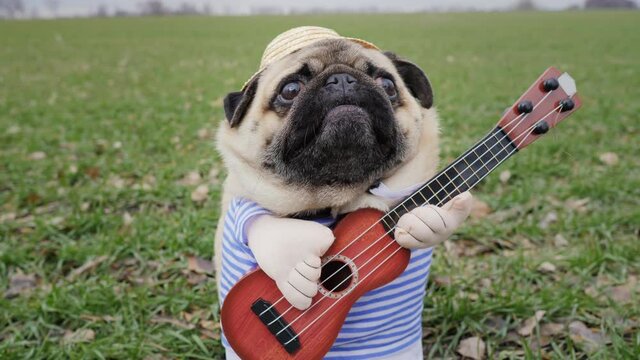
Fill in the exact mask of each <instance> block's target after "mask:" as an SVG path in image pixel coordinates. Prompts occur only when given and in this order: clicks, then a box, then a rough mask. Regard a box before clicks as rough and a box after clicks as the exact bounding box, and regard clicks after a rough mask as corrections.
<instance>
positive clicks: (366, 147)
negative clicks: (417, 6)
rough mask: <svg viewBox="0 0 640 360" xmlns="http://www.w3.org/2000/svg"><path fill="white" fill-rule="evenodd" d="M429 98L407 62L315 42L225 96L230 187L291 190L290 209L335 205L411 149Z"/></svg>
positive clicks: (224, 148) (345, 44) (255, 191)
mask: <svg viewBox="0 0 640 360" xmlns="http://www.w3.org/2000/svg"><path fill="white" fill-rule="evenodd" d="M432 105H433V93H432V90H431V86H430V84H429V81H428V79H427V77H426V76H425V75H424V73H423V72H422V71H421V70H420V69H419V68H418V67H417V66H415V65H414V64H412V63H409V62H407V61H403V60H400V59H399V58H397V57H396V56H395V55H393V54H391V53H385V54H383V53H381V52H379V51H376V50H372V49H365V48H363V47H362V46H360V45H358V44H356V43H353V42H351V41H348V40H343V39H332V40H324V41H319V42H317V43H314V44H313V45H310V46H307V47H305V48H303V49H301V50H299V51H298V52H295V53H293V54H291V55H288V56H286V57H285V58H283V59H282V60H279V61H277V62H275V63H273V64H270V65H269V66H268V67H267V68H266V69H264V70H263V71H262V72H261V73H260V74H259V75H258V76H257V77H254V78H253V79H252V81H251V82H250V83H249V84H248V85H247V86H246V87H245V89H244V91H242V92H236V93H230V94H229V95H227V97H226V98H225V101H224V108H225V114H226V117H227V122H225V123H223V124H222V125H221V128H220V132H219V136H218V148H219V150H220V152H221V153H222V155H223V158H224V159H225V162H226V165H227V167H228V169H229V176H230V178H233V179H232V180H229V181H234V184H232V185H231V186H232V187H235V188H236V189H237V191H235V192H236V194H235V195H243V196H248V197H250V198H252V199H253V200H255V201H258V202H259V203H261V204H263V206H265V205H267V204H268V203H269V202H270V201H269V199H268V198H269V194H264V193H265V192H266V191H260V189H259V188H260V186H261V185H262V186H266V187H269V186H271V187H276V188H277V190H279V191H280V192H282V191H285V192H287V191H288V192H289V193H290V194H289V195H292V196H295V197H296V200H298V202H300V203H301V204H300V205H299V206H294V208H296V209H293V210H297V211H294V212H299V211H308V210H313V209H320V208H326V207H336V206H341V205H343V204H345V203H346V202H348V201H351V200H352V199H353V197H354V196H355V195H356V194H357V193H362V192H364V191H366V189H367V188H368V187H369V186H371V185H372V184H373V183H375V182H376V181H378V180H380V179H383V178H385V177H387V176H389V174H392V173H394V172H395V171H397V169H398V168H399V167H401V166H402V165H403V164H404V163H406V162H407V161H408V160H409V159H412V158H413V157H414V156H415V153H416V151H417V149H418V146H419V143H420V142H421V141H422V140H423V139H422V138H423V136H422V135H423V132H424V130H425V129H424V126H425V121H424V120H425V111H428V110H429V109H431V107H432ZM432 120H433V121H431V123H432V124H430V125H429V129H428V130H429V131H430V132H431V133H433V136H434V137H435V136H436V135H435V133H437V128H436V122H435V113H433V119H432ZM434 146H435V144H434ZM435 151H436V152H437V150H435ZM434 156H437V154H434ZM433 165H435V164H433ZM229 181H228V182H229ZM240 184H243V185H242V186H239V185H240ZM238 193H239V194H238ZM261 195H262V196H261ZM261 197H262V198H261ZM281 201H282V199H281ZM285 201H286V200H285Z"/></svg>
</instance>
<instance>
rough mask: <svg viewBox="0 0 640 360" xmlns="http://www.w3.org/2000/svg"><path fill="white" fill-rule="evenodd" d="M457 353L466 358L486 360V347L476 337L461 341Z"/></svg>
mask: <svg viewBox="0 0 640 360" xmlns="http://www.w3.org/2000/svg"><path fill="white" fill-rule="evenodd" d="M456 351H457V352H458V354H460V355H462V356H464V357H468V358H471V359H474V360H481V359H484V353H485V351H486V345H485V344H484V341H482V339H480V338H479V337H477V336H474V337H470V338H466V339H464V340H462V341H460V345H458V349H457V350H456Z"/></svg>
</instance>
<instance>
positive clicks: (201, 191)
mask: <svg viewBox="0 0 640 360" xmlns="http://www.w3.org/2000/svg"><path fill="white" fill-rule="evenodd" d="M208 197H209V186H208V185H199V186H198V187H197V188H196V189H195V190H193V192H192V193H191V200H193V201H195V202H197V203H200V202H203V201H205V200H207V198H208Z"/></svg>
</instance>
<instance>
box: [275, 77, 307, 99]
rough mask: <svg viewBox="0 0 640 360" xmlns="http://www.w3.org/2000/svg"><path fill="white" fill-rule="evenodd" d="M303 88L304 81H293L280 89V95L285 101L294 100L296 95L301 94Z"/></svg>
mask: <svg viewBox="0 0 640 360" xmlns="http://www.w3.org/2000/svg"><path fill="white" fill-rule="evenodd" d="M301 90H302V82H300V81H293V82H290V83H288V84H286V85H285V86H283V87H282V90H280V97H281V98H282V100H284V101H287V102H288V101H292V100H293V99H295V98H296V96H298V94H300V91H301Z"/></svg>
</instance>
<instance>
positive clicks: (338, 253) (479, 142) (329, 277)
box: [260, 92, 551, 324]
mask: <svg viewBox="0 0 640 360" xmlns="http://www.w3.org/2000/svg"><path fill="white" fill-rule="evenodd" d="M550 94H551V92H548V93H546V94H545V95H544V96H543V97H542V99H540V101H538V102H537V103H536V104H535V105H534V106H533V109H532V110H531V113H532V112H533V111H534V110H535V109H536V108H537V107H538V105H540V104H541V103H542V102H544V101H545V100H546V98H547V97H548V96H549V95H550ZM529 114H530V113H521V114H520V115H518V116H516V117H515V118H513V119H511V120H510V121H509V122H508V123H507V124H506V125H505V126H504V127H503V128H506V127H508V126H510V125H511V124H512V123H513V122H515V121H517V120H518V119H520V118H521V117H522V119H521V120H520V122H519V123H518V124H516V125H515V126H514V127H513V129H512V131H513V130H515V129H516V128H517V127H518V126H520V124H521V123H522V121H523V120H524V119H525V118H526V117H527V115H529ZM497 134H498V133H494V134H493V135H492V136H490V137H488V138H486V139H484V140H478V141H477V142H476V143H475V144H474V145H473V146H472V147H471V148H476V147H478V146H480V145H486V142H487V141H489V140H490V139H491V138H494V139H497V138H496V135H497ZM506 135H510V133H508V134H506ZM505 138H506V137H503V138H502V139H497V140H498V142H500V141H501V140H503V139H505ZM487 149H489V147H488V146H487ZM502 150H504V147H503V149H502ZM502 150H500V151H502ZM485 154H486V153H485ZM485 154H482V155H485ZM492 158H495V155H493V157H492ZM477 160H478V159H477ZM477 160H476V161H477ZM461 161H462V158H459V159H458V160H456V161H455V162H454V163H452V164H450V165H449V166H447V167H446V168H445V169H444V170H442V172H443V173H444V172H445V171H447V170H449V169H451V168H453V167H454V166H456V165H457V164H458V163H460V162H461ZM476 161H474V162H472V163H471V165H473V164H474V163H475V162H476ZM471 165H469V166H471ZM472 171H473V169H472ZM474 175H476V176H477V174H476V173H475V171H474ZM454 179H455V178H454ZM434 180H435V179H431V180H429V181H427V182H426V183H425V184H424V185H422V186H421V187H420V188H419V189H418V190H416V192H420V191H422V190H423V189H425V188H426V187H428V186H429V185H431V183H432V182H433V181H434ZM449 183H451V181H450V182H449ZM449 183H447V184H446V185H445V187H446V186H447V185H448V184H449ZM454 185H455V184H454ZM456 189H457V187H456ZM439 192H440V190H439V191H438V192H436V194H438V193H439ZM434 195H435V194H434ZM432 198H433V197H432ZM409 199H411V197H409V198H407V199H405V200H403V201H401V202H400V203H399V204H398V205H396V206H395V207H394V208H393V209H391V210H390V211H389V212H388V213H391V212H393V211H396V210H397V209H399V208H400V207H401V206H402V207H404V209H405V210H407V209H406V207H405V206H404V203H405V202H407V201H408V200H409ZM423 199H424V197H423ZM436 199H437V198H436ZM425 200H426V199H425ZM430 200H431V199H429V200H427V203H428V202H429V201H430ZM414 204H415V202H414ZM416 205H417V204H416ZM388 213H387V214H388ZM387 214H385V215H384V216H382V217H381V218H380V219H379V220H378V221H376V222H375V223H373V224H371V225H370V226H369V227H368V228H367V229H365V230H364V231H363V232H362V233H361V234H360V235H358V236H356V237H355V238H354V239H353V240H352V241H351V242H349V243H348V244H347V245H346V246H344V247H343V248H342V249H341V250H340V251H338V252H337V253H335V254H333V255H332V256H330V257H329V258H328V259H327V260H326V261H325V264H327V263H329V262H331V261H332V260H333V259H335V258H336V257H337V256H339V255H340V254H342V253H343V252H344V251H345V250H346V249H347V248H349V247H350V246H351V245H353V244H355V242H356V241H358V240H360V239H361V238H362V237H363V236H364V235H365V234H367V233H368V232H369V231H370V230H371V229H373V228H374V227H375V226H376V225H378V224H379V223H380V222H382V221H383V220H384V219H385V218H386V217H387V216H388V215H387ZM374 244H375V243H372V244H371V245H369V246H368V247H367V248H365V249H364V250H363V251H362V252H365V251H367V250H368V249H369V248H371V247H372V246H373V245H374ZM323 266H324V265H321V266H320V268H321V269H322V267H323ZM346 266H348V265H347V264H344V265H342V267H340V268H339V269H338V270H336V271H335V272H333V273H332V274H331V275H329V276H328V277H327V278H325V279H324V280H323V281H322V282H320V283H319V284H318V285H322V284H324V283H325V282H326V281H327V280H329V279H331V278H332V277H333V276H334V275H335V274H337V273H339V272H340V271H341V270H343V269H344V268H345V267H346ZM284 299H285V297H284V296H282V297H280V298H279V299H278V300H277V301H276V302H274V303H273V304H272V305H270V306H269V307H268V308H267V309H265V310H264V311H262V312H261V313H260V315H264V314H265V313H266V312H267V311H269V310H271V309H272V308H273V307H274V306H276V305H277V304H278V303H280V302H281V301H282V300H284ZM292 308H293V307H290V308H289V309H287V310H286V311H285V312H284V313H283V314H281V315H280V317H282V316H284V315H285V314H286V313H287V312H289V310H291V309H292ZM280 317H278V318H276V319H274V320H273V321H271V323H270V324H272V323H274V322H275V321H277V320H279V319H280Z"/></svg>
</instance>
